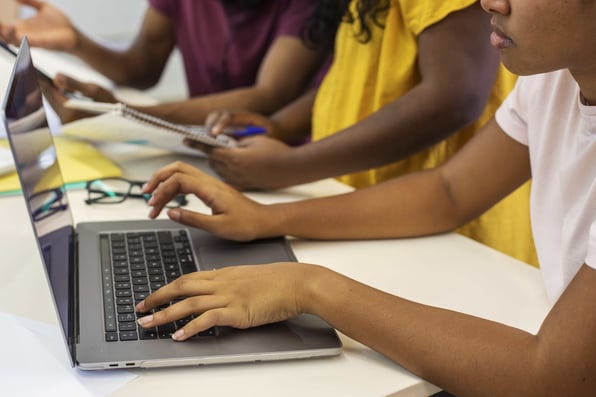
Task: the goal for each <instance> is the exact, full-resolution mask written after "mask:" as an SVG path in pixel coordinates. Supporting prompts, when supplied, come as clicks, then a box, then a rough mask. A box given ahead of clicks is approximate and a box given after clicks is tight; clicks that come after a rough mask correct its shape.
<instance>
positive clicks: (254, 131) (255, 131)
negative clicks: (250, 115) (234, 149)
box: [230, 126, 267, 138]
mask: <svg viewBox="0 0 596 397" xmlns="http://www.w3.org/2000/svg"><path fill="white" fill-rule="evenodd" d="M266 132H267V130H266V129H265V128H263V127H257V126H248V127H244V128H242V129H240V130H233V131H232V132H231V133H230V135H232V136H233V137H235V138H242V137H246V136H252V135H259V134H264V133H266Z"/></svg>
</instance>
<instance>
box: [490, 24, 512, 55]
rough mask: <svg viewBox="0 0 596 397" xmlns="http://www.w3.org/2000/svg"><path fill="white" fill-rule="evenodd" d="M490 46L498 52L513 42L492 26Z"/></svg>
mask: <svg viewBox="0 0 596 397" xmlns="http://www.w3.org/2000/svg"><path fill="white" fill-rule="evenodd" d="M490 44H491V45H492V46H493V47H495V48H496V49H498V50H503V49H505V48H508V47H510V46H511V45H512V44H513V40H511V38H510V37H508V36H506V35H505V33H503V31H502V30H500V29H499V28H497V27H496V26H494V25H493V32H492V33H491V35H490Z"/></svg>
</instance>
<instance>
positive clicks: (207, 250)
mask: <svg viewBox="0 0 596 397" xmlns="http://www.w3.org/2000/svg"><path fill="white" fill-rule="evenodd" d="M3 110H4V120H3V121H4V123H3V124H4V127H5V128H6V130H7V135H8V137H9V141H10V146H11V150H12V153H13V156H14V159H15V164H16V169H17V173H18V176H19V180H20V183H21V187H22V191H23V197H24V199H25V201H26V204H27V208H28V211H29V215H30V220H31V224H32V227H33V231H34V234H35V237H36V239H37V242H38V246H39V252H40V257H41V261H42V263H43V265H44V270H45V275H46V278H47V281H48V283H49V289H50V291H51V294H52V297H53V299H54V304H55V308H56V312H57V317H58V323H59V325H60V328H61V329H62V332H63V334H64V339H65V342H66V346H67V348H68V350H69V356H70V359H71V364H72V366H77V367H78V368H80V369H83V370H101V369H117V368H131V367H145V368H150V367H168V366H179V365H205V364H223V363H238V362H256V361H270V360H287V359H298V358H308V357H321V356H333V355H337V354H339V353H340V352H341V350H342V345H341V341H340V339H339V338H338V335H337V333H336V332H335V330H334V329H333V328H332V327H330V326H329V325H328V324H327V323H326V322H324V321H322V320H321V319H320V318H318V317H315V316H311V315H300V316H298V317H296V318H293V319H290V320H287V321H284V322H279V323H275V324H270V325H265V326H261V327H255V328H251V329H247V330H239V329H234V328H231V327H216V328H212V329H210V330H207V331H205V332H203V333H201V334H200V335H198V336H195V337H193V338H192V339H190V340H188V341H185V342H175V341H173V340H172V339H171V337H170V335H171V333H172V332H174V331H175V329H177V328H178V327H181V326H183V325H184V323H185V322H187V321H192V318H186V319H182V320H180V321H179V322H176V323H172V324H168V325H166V326H163V327H158V328H154V329H150V330H146V329H143V328H140V327H138V326H137V324H136V319H137V314H136V313H135V312H134V306H135V304H136V302H138V301H139V300H141V299H143V298H144V297H145V296H147V295H148V294H150V293H151V292H152V291H154V290H156V289H158V288H159V287H161V286H163V285H164V284H165V283H167V282H170V281H172V280H173V279H175V278H177V277H179V276H180V275H182V274H185V273H188V272H193V271H197V270H210V269H214V268H220V267H224V266H234V265H242V264H254V263H268V262H276V261H295V260H296V258H295V256H294V254H293V252H292V250H291V248H290V246H289V244H288V242H287V241H286V239H285V238H273V239H265V240H257V241H253V242H248V243H240V242H233V241H228V240H224V239H220V238H218V237H215V236H214V235H211V234H209V233H207V232H205V231H201V230H198V229H194V228H188V227H185V226H182V225H180V224H177V223H175V222H172V221H170V220H149V219H148V220H135V221H115V222H89V223H79V224H77V225H75V224H74V223H73V218H72V215H71V212H70V204H69V202H68V197H67V195H66V194H65V187H64V183H63V179H62V175H61V172H60V167H59V164H58V159H57V158H56V150H55V147H54V144H53V140H52V134H51V132H50V129H49V128H48V125H47V119H46V117H45V113H44V108H43V100H42V95H41V91H40V87H39V84H38V81H37V77H36V72H35V69H34V66H33V63H32V60H31V55H30V51H29V46H28V42H27V39H26V38H25V39H23V41H22V43H21V46H20V48H19V53H18V56H17V59H16V62H15V65H14V69H13V72H12V75H11V78H10V81H9V87H8V90H7V94H6V97H5V101H4V106H3Z"/></svg>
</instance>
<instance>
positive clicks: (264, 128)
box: [205, 110, 275, 139]
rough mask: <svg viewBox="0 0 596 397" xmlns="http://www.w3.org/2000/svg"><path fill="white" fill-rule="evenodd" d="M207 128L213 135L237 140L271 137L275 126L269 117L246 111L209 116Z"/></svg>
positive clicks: (218, 113) (210, 114) (215, 113)
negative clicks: (257, 136)
mask: <svg viewBox="0 0 596 397" xmlns="http://www.w3.org/2000/svg"><path fill="white" fill-rule="evenodd" d="M205 126H206V127H207V129H208V131H209V133H210V134H211V135H214V136H217V135H220V134H226V135H229V136H232V137H234V138H237V139H242V138H246V137H250V136H254V135H262V134H266V135H271V134H272V133H273V132H274V131H275V125H274V123H273V122H271V120H269V119H268V118H267V117H265V116H262V115H260V114H257V113H251V112H246V111H229V110H222V111H216V112H211V113H209V115H207V119H206V123H205Z"/></svg>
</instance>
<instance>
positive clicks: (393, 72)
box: [312, 0, 537, 265]
mask: <svg viewBox="0 0 596 397" xmlns="http://www.w3.org/2000/svg"><path fill="white" fill-rule="evenodd" d="M474 3H476V1H474V0H450V1H439V2H438V1H435V0H392V1H391V7H390V8H389V10H388V12H387V14H386V15H385V17H384V19H383V20H382V22H383V23H382V24H383V25H384V27H379V26H377V25H376V24H374V23H372V22H371V23H369V24H368V25H369V27H370V29H371V39H370V40H369V41H368V42H366V43H361V42H360V41H358V39H357V37H356V32H359V29H358V27H359V25H358V22H357V21H355V22H354V23H341V24H340V27H339V29H338V32H337V35H336V41H335V52H334V60H333V64H332V65H331V67H330V69H329V71H328V73H327V75H326V76H325V79H324V80H323V82H322V83H321V86H320V88H319V91H318V93H317V97H316V100H315V105H314V109H313V119H312V134H313V140H319V139H322V138H325V137H326V136H329V135H332V134H335V133H337V132H339V131H341V130H343V129H345V128H347V127H350V126H351V125H353V124H355V123H357V122H359V121H360V120H362V119H364V118H366V117H368V116H369V115H371V114H373V113H374V112H376V111H377V110H379V109H380V108H382V107H383V106H385V105H386V104H388V103H390V102H392V101H394V100H396V99H397V98H399V97H400V96H401V95H403V94H404V93H405V92H407V91H409V90H410V89H412V88H413V87H414V86H416V85H417V84H418V83H419V82H420V80H421V77H420V72H419V70H418V68H417V60H418V59H417V56H418V41H417V39H418V36H419V35H420V34H421V33H422V32H423V31H424V30H425V29H426V28H428V27H429V26H431V25H433V24H435V23H437V22H439V21H441V20H442V19H444V18H445V17H446V16H447V15H449V14H450V13H452V12H455V11H458V10H462V9H465V8H467V7H469V6H471V5H472V4H474ZM354 5H355V2H354V0H353V1H352V4H351V6H352V10H354ZM487 40H488V38H487ZM515 79H516V77H515V76H514V75H513V74H511V73H509V72H508V71H507V70H506V69H505V68H504V67H503V66H501V69H500V70H499V74H498V76H497V79H496V82H495V85H494V88H493V91H492V94H491V96H490V98H489V101H488V105H487V106H486V108H485V109H484V112H483V113H482V115H481V116H480V118H478V120H477V121H476V122H475V123H474V124H473V125H471V126H469V127H467V128H465V129H463V130H461V131H459V132H457V133H455V134H453V135H451V136H450V137H449V138H447V139H445V140H443V141H441V142H440V143H438V144H436V145H434V146H432V147H431V148H429V149H426V150H423V151H421V152H418V153H417V154H415V155H412V156H410V157H408V158H406V159H403V160H401V161H398V162H395V163H392V164H389V165H386V166H383V167H379V168H375V169H371V170H367V171H362V172H358V173H354V174H350V175H344V176H342V177H340V178H338V179H340V180H341V181H342V182H344V183H347V184H349V185H351V186H354V187H356V188H362V187H366V186H370V185H374V184H376V183H379V182H382V181H384V180H387V179H390V178H393V177H395V176H397V175H402V174H406V173H409V172H413V171H417V170H421V169H429V168H434V167H436V166H437V165H439V164H441V163H443V162H444V161H445V160H446V159H448V158H449V157H451V155H453V154H454V153H455V152H456V151H457V150H458V149H459V148H461V147H462V146H463V145H464V144H465V143H466V142H467V141H468V140H469V139H470V138H471V136H472V135H473V134H474V133H475V132H476V131H477V130H478V129H479V128H480V127H481V126H482V125H483V124H485V123H486V122H487V121H488V120H489V119H490V118H491V117H492V116H493V115H494V112H495V111H496V109H497V107H498V106H499V105H500V103H501V102H502V101H503V99H505V97H506V96H507V94H508V93H509V92H510V91H511V89H512V88H513V86H514V84H515ZM459 232H461V233H462V234H464V235H467V236H469V237H471V238H474V239H476V240H478V241H480V242H482V243H484V244H487V245H489V246H491V247H493V248H496V249H498V250H500V251H502V252H505V253H507V254H509V255H512V256H514V257H516V258H518V259H520V260H523V261H525V262H528V263H531V264H533V265H537V259H536V253H535V251H534V243H533V240H532V236H531V230H530V220H529V183H527V184H526V185H524V186H522V187H521V188H519V189H518V190H517V191H516V192H514V193H513V194H512V195H510V196H508V197H507V198H506V199H505V200H503V201H501V202H500V203H499V204H497V205H496V206H495V207H493V208H492V209H491V210H490V211H488V212H487V213H485V214H484V215H482V216H481V217H480V218H478V219H477V220H474V221H472V222H470V223H469V224H467V225H465V226H464V227H462V228H461V229H460V230H459Z"/></svg>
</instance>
